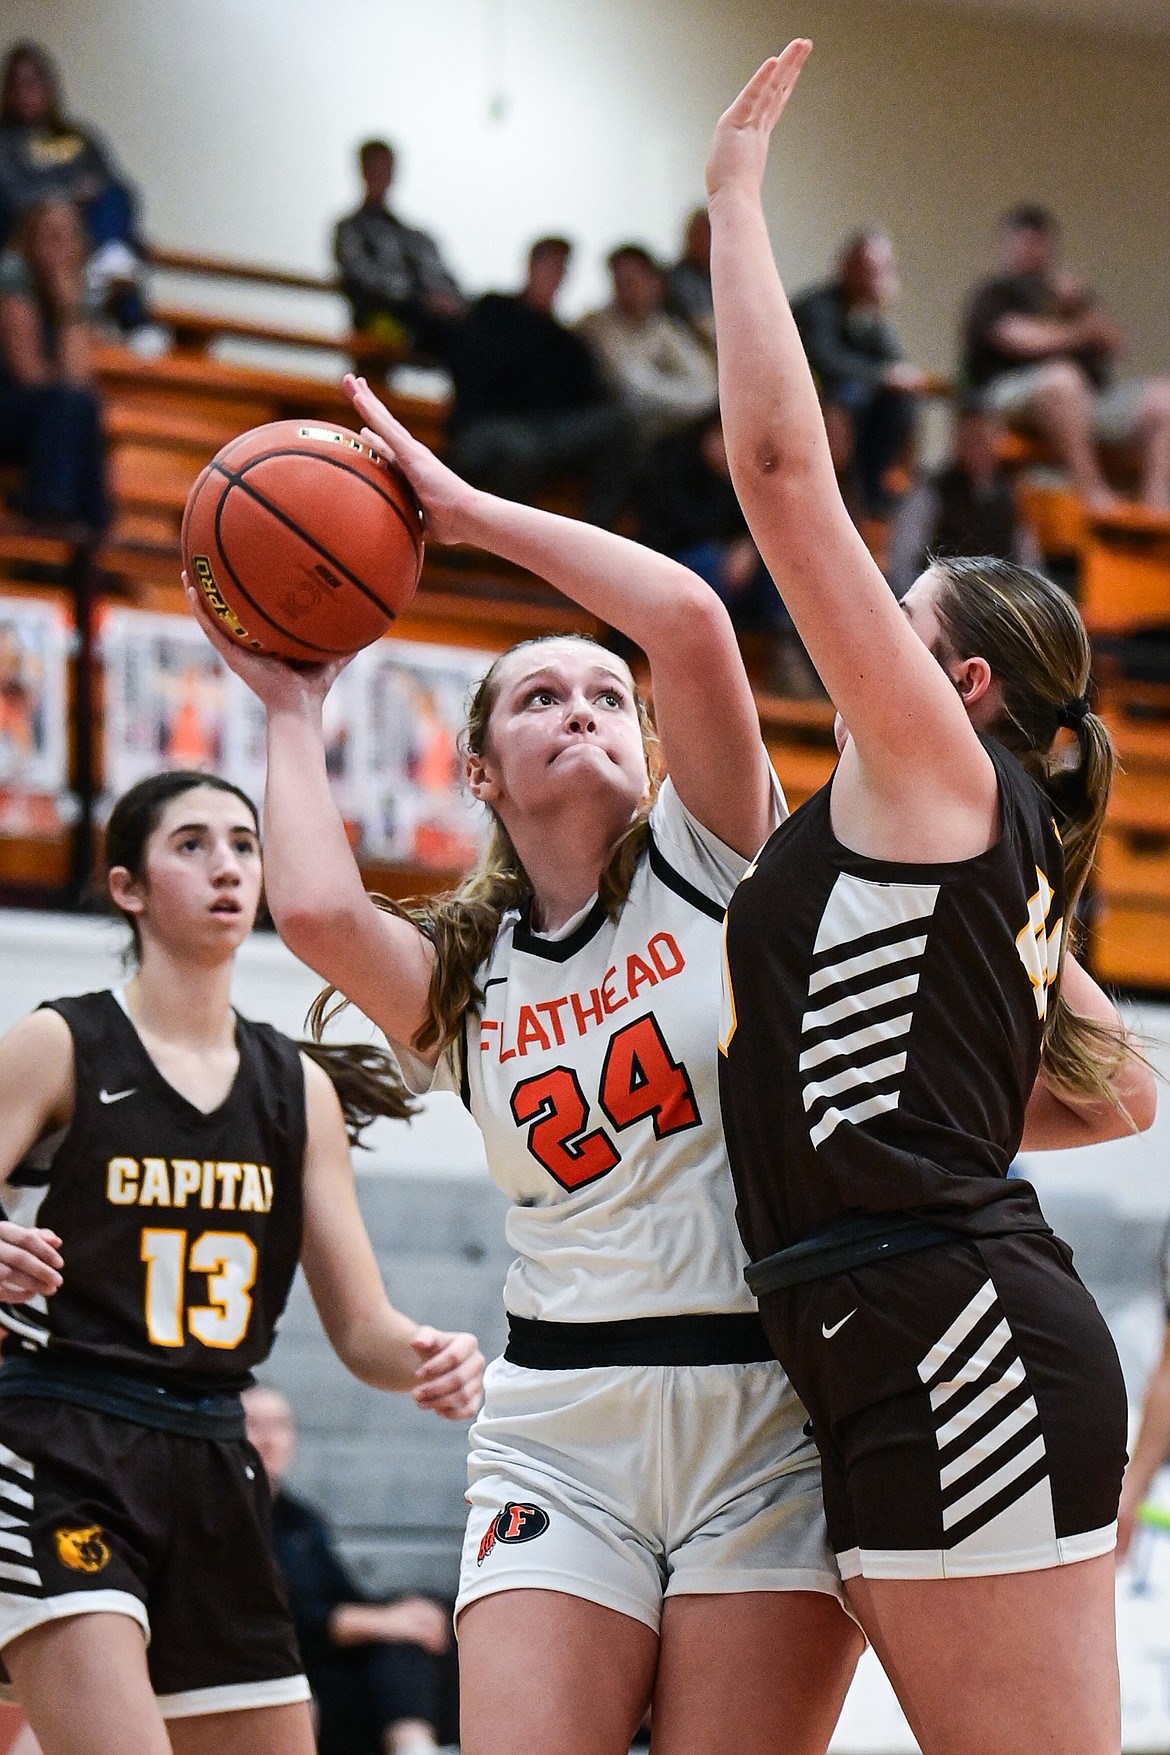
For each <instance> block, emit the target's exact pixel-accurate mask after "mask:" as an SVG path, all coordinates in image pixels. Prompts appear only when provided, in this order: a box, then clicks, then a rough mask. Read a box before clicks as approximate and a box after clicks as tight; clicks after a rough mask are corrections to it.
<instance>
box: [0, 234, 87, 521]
mask: <svg viewBox="0 0 1170 1755" xmlns="http://www.w3.org/2000/svg"><path fill="white" fill-rule="evenodd" d="M84 263H85V246H84V241H83V237H82V230H81V221H80V219H79V218H78V215H77V210H76V209H75V208H74V207H73V206H71V205H70V203H69V202H67V201H44V202H41V203H40V204H39V205H37V206H35V207H33V208H31V209H30V210H29V212H28V213H27V214H26V215H25V218H24V220H23V222H22V224H21V227H20V230H19V232H18V234H17V237H16V239H15V240H14V242H13V243H12V244H11V245H10V247H9V248H8V249H6V250H4V251H3V252H2V253H0V460H2V461H4V462H7V463H17V464H21V465H23V466H24V471H25V476H24V483H23V486H22V488H21V490H20V494H19V497H18V500H17V503H16V506H17V510H18V511H20V512H22V513H25V514H27V515H28V516H29V517H30V518H33V519H35V520H36V521H38V522H50V523H54V524H80V525H81V526H83V527H84V529H85V531H86V532H87V533H92V532H95V531H97V530H100V529H102V528H103V527H104V526H105V524H106V523H107V521H108V517H109V508H108V505H107V501H106V488H105V451H104V444H103V439H102V430H101V414H100V409H99V406H98V399H97V395H96V392H95V390H94V387H93V368H92V364H91V359H90V321H91V319H92V317H93V315H94V307H95V295H94V293H93V289H92V288H91V287H89V286H88V285H87V282H86V279H85V274H84Z"/></svg>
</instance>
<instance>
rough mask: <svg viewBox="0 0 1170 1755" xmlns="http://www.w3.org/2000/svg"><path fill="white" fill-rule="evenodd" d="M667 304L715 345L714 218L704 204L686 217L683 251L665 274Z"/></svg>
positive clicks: (702, 337)
mask: <svg viewBox="0 0 1170 1755" xmlns="http://www.w3.org/2000/svg"><path fill="white" fill-rule="evenodd" d="M666 308H667V310H668V311H673V313H674V315H675V316H676V317H681V318H682V320H683V322H684V323H689V324H690V326H691V328H692V329H693V330H694V331H695V334H696V335H698V336H699V337H700V339H701V340H703V341H706V342H707V343H708V344H709V345H710V346H712V347H714V345H715V306H714V303H713V301H712V298H711V221H710V219H709V217H708V214H707V209H706V208H705V207H696V208H695V210H694V212H693V213H691V214H690V216H689V217H688V219H687V225H686V231H685V233H684V234H683V253H682V255H681V256H680V257H679V259H678V261H677V262H676V263H675V265H674V267H673V268H671V269H670V270H669V271H668V273H667V276H666Z"/></svg>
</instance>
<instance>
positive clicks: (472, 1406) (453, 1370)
mask: <svg viewBox="0 0 1170 1755" xmlns="http://www.w3.org/2000/svg"><path fill="white" fill-rule="evenodd" d="M410 1344H411V1346H412V1347H413V1348H414V1350H415V1352H416V1353H417V1354H418V1356H419V1358H420V1359H421V1360H422V1364H421V1365H420V1366H419V1368H418V1370H417V1371H416V1372H415V1374H414V1376H415V1388H414V1389H412V1390H411V1392H410V1393H411V1395H412V1396H413V1397H414V1399H415V1401H416V1402H417V1403H418V1405H419V1407H420V1408H430V1409H432V1411H433V1412H434V1413H436V1414H440V1415H441V1416H442V1418H443V1419H444V1420H470V1419H471V1417H472V1415H473V1414H475V1413H477V1412H478V1410H479V1404H480V1402H482V1400H483V1368H484V1357H483V1354H482V1353H481V1352H480V1350H479V1342H478V1341H477V1340H476V1338H475V1336H474V1335H468V1334H446V1333H444V1331H443V1330H442V1329H438V1328H420V1329H419V1330H418V1332H417V1333H416V1334H415V1335H414V1336H413V1337H412V1338H411V1342H410Z"/></svg>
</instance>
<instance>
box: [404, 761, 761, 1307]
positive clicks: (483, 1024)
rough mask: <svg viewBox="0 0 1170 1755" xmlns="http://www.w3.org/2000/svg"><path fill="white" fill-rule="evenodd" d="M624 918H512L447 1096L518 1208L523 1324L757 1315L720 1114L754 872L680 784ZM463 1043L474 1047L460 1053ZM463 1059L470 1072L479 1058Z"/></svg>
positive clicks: (512, 1222) (444, 1067)
mask: <svg viewBox="0 0 1170 1755" xmlns="http://www.w3.org/2000/svg"><path fill="white" fill-rule="evenodd" d="M650 831H651V836H652V839H651V845H650V849H649V852H648V853H647V854H646V855H645V856H644V857H643V859H642V861H641V863H640V865H639V867H638V870H637V873H636V874H635V877H634V881H633V884H632V885H631V888H630V894H629V898H628V900H627V901H626V904H625V906H624V907H623V909H622V911H621V914H620V915H619V917H618V919H617V920H616V921H612V920H610V919H609V918H608V916H607V915H606V913H605V911H604V909H603V908H602V907H601V905H600V904H599V903H598V902H596V901H594V902H593V903H592V904H590V905H589V906H588V907H586V908H584V909H582V910H581V911H580V913H578V914H576V915H574V916H573V918H572V919H571V920H569V921H567V922H566V923H565V925H564V926H563V927H562V928H561V929H560V931H558V932H555V933H547V934H546V933H538V932H534V931H532V929H531V928H530V927H529V926H528V924H527V920H526V918H525V917H524V916H523V915H522V914H520V913H517V912H515V911H512V912H510V913H508V914H507V915H505V917H504V920H503V923H502V925H501V928H500V933H499V936H498V938H497V940H496V943H495V947H494V949H493V951H492V954H491V956H490V957H489V959H488V961H487V963H486V964H485V965H484V966H483V967H482V968H481V970H480V973H479V980H480V985H481V986H482V988H483V991H484V1005H483V1012H482V1016H480V1017H478V1018H477V1017H474V1016H469V1017H468V1018H467V1021H466V1028H465V1031H464V1032H463V1037H462V1039H457V1040H456V1041H455V1042H453V1043H452V1044H451V1046H450V1047H449V1048H448V1050H447V1051H446V1053H445V1054H444V1056H443V1058H442V1060H441V1061H440V1063H439V1066H438V1069H437V1070H436V1074H435V1079H434V1081H433V1085H432V1088H433V1089H444V1088H445V1089H449V1090H455V1091H459V1092H461V1094H462V1096H463V1100H464V1102H465V1103H467V1105H468V1107H469V1108H470V1110H471V1113H472V1115H473V1116H474V1117H475V1119H476V1121H477V1122H478V1123H479V1126H480V1128H481V1130H482V1132H483V1136H484V1142H485V1145H486V1149H487V1158H488V1164H489V1166H490V1168H491V1172H492V1175H493V1177H494V1178H495V1180H496V1182H498V1183H499V1185H500V1187H501V1188H502V1189H503V1190H504V1191H505V1193H507V1194H508V1195H510V1196H511V1198H512V1200H513V1201H514V1202H515V1203H516V1204H515V1206H514V1207H513V1208H512V1211H511V1213H510V1214H509V1218H508V1229H507V1235H508V1242H509V1243H510V1245H511V1246H512V1247H513V1248H514V1249H515V1250H516V1253H517V1260H516V1261H515V1262H514V1263H513V1266H512V1268H511V1270H510V1272H509V1275H508V1281H507V1286H506V1290H505V1302H506V1304H507V1307H508V1309H509V1310H510V1311H511V1312H512V1314H513V1315H515V1316H523V1317H535V1318H542V1319H544V1320H547V1321H555V1322H602V1321H609V1322H612V1321H618V1320H622V1319H625V1318H628V1317H639V1316H674V1315H681V1314H684V1313H691V1312H701V1311H712V1312H722V1311H746V1310H752V1309H754V1308H755V1303H754V1300H753V1298H752V1296H751V1294H750V1293H749V1292H748V1290H747V1288H746V1286H745V1285H744V1280H743V1270H744V1266H745V1263H746V1259H747V1258H746V1256H745V1254H744V1251H743V1248H742V1245H741V1244H740V1240H739V1234H738V1231H737V1230H736V1225H735V1200H734V1194H733V1190H732V1184H731V1175H730V1172H729V1169H728V1164H727V1153H726V1147H725V1145H724V1140H723V1128H722V1124H721V1119H720V1112H719V1079H718V1045H717V1040H716V1037H717V1028H718V1017H719V990H720V967H721V962H722V934H723V914H724V910H725V908H726V905H727V902H728V899H729V898H730V896H731V893H732V891H733V890H734V889H735V887H736V884H737V883H738V881H739V879H740V877H741V876H742V874H743V872H744V870H745V869H746V867H747V865H748V861H747V860H746V859H744V858H741V857H740V855H739V854H737V853H734V852H732V850H731V849H730V848H729V847H727V846H725V845H724V844H723V843H722V842H721V841H719V840H717V839H716V837H715V836H714V835H712V834H711V833H710V832H709V831H708V830H706V829H704V828H703V827H702V825H701V824H699V823H698V822H697V821H696V820H695V818H694V817H693V816H691V814H690V812H689V811H688V810H687V809H686V808H685V806H684V805H683V803H682V801H681V800H680V799H679V797H678V794H677V793H676V792H675V790H674V787H673V785H672V784H671V782H670V780H669V779H668V780H667V781H666V782H665V783H664V785H663V787H662V790H661V792H660V793H659V796H658V799H657V801H656V803H655V805H654V808H653V811H652V813H651V816H650ZM464 1042H465V1050H464V1046H463V1043H464ZM464 1053H466V1065H465V1066H464V1064H463V1062H464Z"/></svg>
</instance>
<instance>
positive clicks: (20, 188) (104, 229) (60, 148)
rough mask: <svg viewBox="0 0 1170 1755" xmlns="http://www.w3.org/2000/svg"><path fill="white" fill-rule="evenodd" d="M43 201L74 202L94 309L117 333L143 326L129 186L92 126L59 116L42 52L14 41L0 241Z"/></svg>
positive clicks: (4, 106)
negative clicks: (79, 223)
mask: <svg viewBox="0 0 1170 1755" xmlns="http://www.w3.org/2000/svg"><path fill="white" fill-rule="evenodd" d="M46 201H69V202H72V203H73V205H74V206H75V207H76V208H77V210H78V212H79V213H80V215H81V218H82V220H83V222H84V236H85V238H86V257H87V259H86V265H85V270H86V280H87V284H88V288H89V292H90V295H91V297H92V298H93V301H94V309H95V311H99V312H101V313H102V314H104V315H105V316H107V317H109V318H110V319H111V321H113V322H114V323H116V324H117V326H118V327H119V328H120V329H121V330H123V331H126V332H133V331H136V330H140V329H143V328H145V327H146V326H147V325H148V324H149V312H148V311H147V308H146V300H145V292H144V288H145V276H146V269H145V263H144V255H145V251H144V249H143V246H142V244H141V241H140V240H139V238H138V235H137V231H136V226H135V197H134V192H133V190H132V188H131V186H130V183H129V181H128V180H127V178H126V175H125V173H124V172H123V171H122V170H121V169H120V167H119V166H118V165H117V163H116V162H115V160H114V158H113V157H112V155H111V153H110V150H109V148H108V147H107V146H106V145H105V144H104V142H103V141H102V140H100V139H99V138H98V136H97V135H96V134H95V133H94V131H93V129H92V128H89V127H83V126H82V125H81V124H80V123H78V122H75V121H73V120H72V119H71V118H68V117H66V116H65V115H64V114H63V113H62V100H61V88H60V81H59V79H58V76H57V71H56V68H55V67H54V66H53V63H52V61H51V59H50V58H49V56H48V55H47V54H46V52H45V50H44V49H42V48H41V47H40V46H39V45H38V44H36V43H28V42H25V43H17V44H16V46H15V47H14V48H12V49H10V50H9V52H8V55H7V56H6V58H5V61H4V69H3V73H2V74H0V244H3V243H6V242H9V241H10V240H11V238H12V237H13V235H14V234H15V232H16V230H17V228H18V227H19V225H20V222H21V219H22V218H23V216H24V215H25V214H27V213H28V211H29V209H30V208H32V207H35V206H38V205H40V204H41V203H42V202H46ZM152 327H153V326H152ZM158 333H161V332H158Z"/></svg>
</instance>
